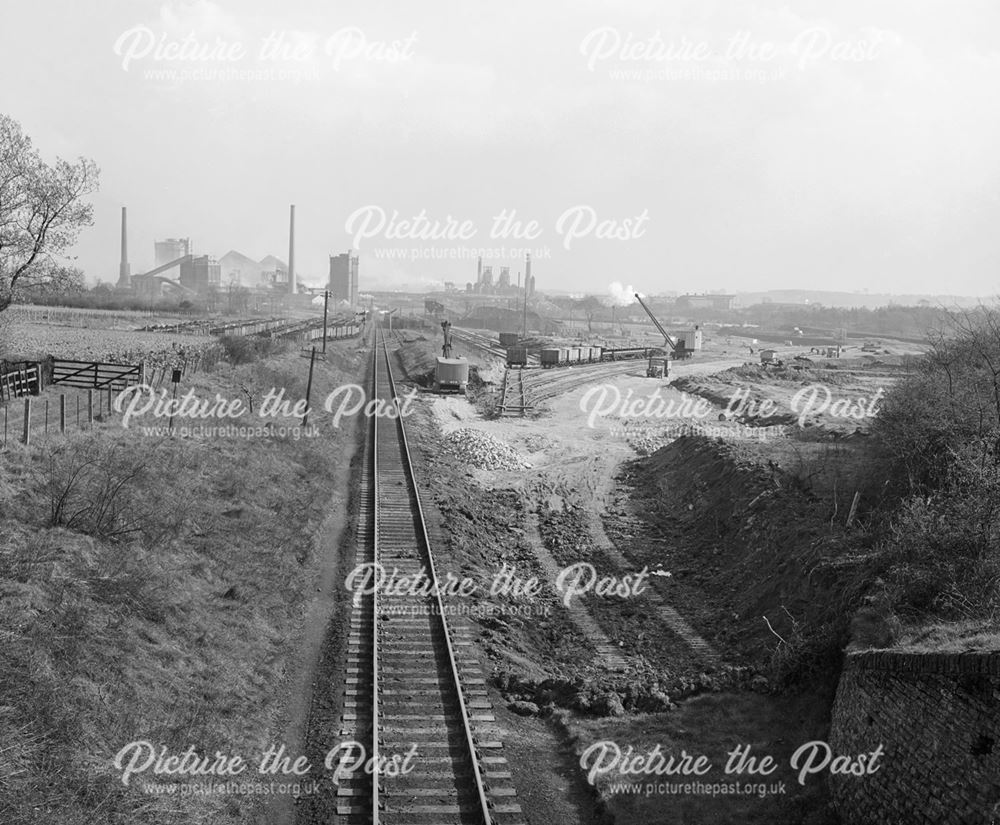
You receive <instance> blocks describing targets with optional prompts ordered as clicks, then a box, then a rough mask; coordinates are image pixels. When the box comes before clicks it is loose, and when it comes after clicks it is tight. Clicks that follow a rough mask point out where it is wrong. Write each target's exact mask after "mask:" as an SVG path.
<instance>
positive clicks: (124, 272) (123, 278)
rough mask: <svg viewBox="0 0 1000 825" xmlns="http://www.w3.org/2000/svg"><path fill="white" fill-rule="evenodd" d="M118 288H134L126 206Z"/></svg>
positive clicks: (123, 219)
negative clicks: (129, 255) (129, 260)
mask: <svg viewBox="0 0 1000 825" xmlns="http://www.w3.org/2000/svg"><path fill="white" fill-rule="evenodd" d="M118 286H120V287H122V288H123V289H128V288H129V287H130V286H132V267H131V266H130V265H129V262H128V217H127V211H126V208H125V207H124V206H123V207H122V259H121V263H119V264H118Z"/></svg>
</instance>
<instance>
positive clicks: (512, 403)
mask: <svg viewBox="0 0 1000 825" xmlns="http://www.w3.org/2000/svg"><path fill="white" fill-rule="evenodd" d="M530 409H531V405H530V404H529V403H528V395H527V393H526V391H525V388H524V370H520V369H516V370H513V369H508V370H506V371H505V372H504V374H503V387H501V389H500V403H499V404H498V405H497V410H498V412H499V413H500V415H520V416H523V415H525V414H526V413H527V412H528V410H530Z"/></svg>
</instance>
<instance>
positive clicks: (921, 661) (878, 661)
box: [844, 650, 1000, 676]
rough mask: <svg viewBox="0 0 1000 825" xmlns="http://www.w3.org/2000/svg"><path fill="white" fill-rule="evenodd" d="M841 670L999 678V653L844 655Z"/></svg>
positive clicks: (874, 652) (862, 652)
mask: <svg viewBox="0 0 1000 825" xmlns="http://www.w3.org/2000/svg"><path fill="white" fill-rule="evenodd" d="M844 666H845V668H855V669H858V670H885V671H891V672H893V673H942V674H965V673H982V674H987V675H990V676H1000V651H989V652H984V651H972V652H968V653H913V652H910V651H905V650H858V651H853V652H851V653H848V654H847V659H846V661H845V663H844Z"/></svg>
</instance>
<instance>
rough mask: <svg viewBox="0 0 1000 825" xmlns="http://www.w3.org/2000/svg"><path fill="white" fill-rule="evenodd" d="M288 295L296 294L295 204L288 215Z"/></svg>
mask: <svg viewBox="0 0 1000 825" xmlns="http://www.w3.org/2000/svg"><path fill="white" fill-rule="evenodd" d="M288 294H289V295H294V294H295V204H294V203H293V204H292V206H291V209H290V211H289V215H288Z"/></svg>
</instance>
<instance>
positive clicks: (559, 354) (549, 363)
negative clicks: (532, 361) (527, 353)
mask: <svg viewBox="0 0 1000 825" xmlns="http://www.w3.org/2000/svg"><path fill="white" fill-rule="evenodd" d="M540 360H541V363H542V366H543V367H546V368H549V367H561V366H562V365H563V364H565V363H566V350H564V349H561V348H560V347H546V348H545V349H543V350H542V353H541V357H540Z"/></svg>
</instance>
